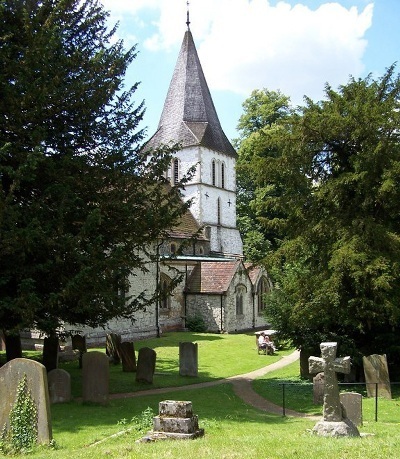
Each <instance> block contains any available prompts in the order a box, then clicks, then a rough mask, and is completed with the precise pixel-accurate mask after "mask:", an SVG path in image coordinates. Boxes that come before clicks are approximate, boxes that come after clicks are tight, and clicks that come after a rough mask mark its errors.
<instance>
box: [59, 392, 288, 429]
mask: <svg viewBox="0 0 400 459" xmlns="http://www.w3.org/2000/svg"><path fill="white" fill-rule="evenodd" d="M162 400H190V401H191V402H192V404H193V412H194V414H196V415H198V417H199V425H200V427H204V426H207V425H209V424H210V423H211V424H212V425H213V426H218V425H219V424H220V423H221V422H227V421H228V422H239V423H241V424H243V423H247V422H249V423H255V422H257V423H260V422H261V423H268V424H284V423H286V422H287V421H288V419H287V418H284V417H282V416H278V415H273V414H269V413H265V412H261V411H259V410H257V409H255V408H252V407H250V406H249V405H247V404H246V403H244V402H243V401H242V400H241V399H240V398H239V397H237V396H236V395H235V394H234V392H233V388H232V385H231V384H221V385H218V386H214V387H208V388H203V389H196V390H182V391H176V392H173V393H170V394H169V393H165V394H158V395H145V396H140V397H134V398H124V399H116V400H111V401H110V403H109V405H108V406H99V405H93V404H90V405H86V404H83V403H81V402H70V403H67V404H60V405H53V406H52V417H53V430H54V435H55V437H56V436H57V433H61V432H68V433H78V432H81V431H88V432H93V433H97V434H96V435H97V436H99V435H100V436H101V435H102V434H103V432H104V434H106V433H105V432H108V431H109V429H110V428H113V427H114V426H115V431H119V430H123V427H121V426H119V425H118V422H119V421H121V420H122V419H125V420H127V421H128V424H129V421H130V420H131V419H132V417H134V416H138V415H140V414H141V413H142V412H143V411H144V410H145V409H146V408H148V407H150V408H151V409H152V410H153V412H154V414H155V415H157V414H158V404H159V402H160V401H162Z"/></svg>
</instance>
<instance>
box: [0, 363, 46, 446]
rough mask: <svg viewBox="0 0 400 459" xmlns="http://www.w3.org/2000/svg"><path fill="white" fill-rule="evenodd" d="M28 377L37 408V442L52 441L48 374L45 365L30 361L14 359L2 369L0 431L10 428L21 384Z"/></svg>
mask: <svg viewBox="0 0 400 459" xmlns="http://www.w3.org/2000/svg"><path fill="white" fill-rule="evenodd" d="M25 375H26V379H27V385H28V390H29V391H30V394H31V397H32V399H33V400H34V403H35V404H36V408H37V434H38V435H37V441H38V443H49V442H50V441H51V440H52V428H51V415H50V402H49V391H48V385H47V372H46V368H45V366H44V365H42V364H41V363H39V362H35V361H34V360H29V359H20V358H17V359H13V360H11V361H10V362H8V363H6V364H5V365H4V366H2V367H1V368H0V431H2V430H3V428H4V426H5V425H7V426H9V415H10V411H11V409H12V407H13V405H14V403H15V399H16V395H17V389H18V385H19V383H20V382H21V381H22V380H23V378H24V377H25Z"/></svg>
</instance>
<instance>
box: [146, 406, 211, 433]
mask: <svg viewBox="0 0 400 459" xmlns="http://www.w3.org/2000/svg"><path fill="white" fill-rule="evenodd" d="M203 435H204V429H199V422H198V417H197V415H194V414H193V409H192V402H190V401H176V400H164V401H162V402H160V403H159V415H158V416H155V417H154V418H153V431H152V432H148V434H147V435H146V436H145V437H144V438H143V439H142V440H140V441H154V440H158V439H165V438H168V439H179V440H184V439H193V438H197V437H201V436H203Z"/></svg>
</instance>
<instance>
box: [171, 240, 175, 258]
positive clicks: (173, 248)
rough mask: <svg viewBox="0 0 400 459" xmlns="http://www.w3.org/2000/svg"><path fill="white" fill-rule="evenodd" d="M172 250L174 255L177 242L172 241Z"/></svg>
mask: <svg viewBox="0 0 400 459" xmlns="http://www.w3.org/2000/svg"><path fill="white" fill-rule="evenodd" d="M170 250H171V254H172V255H174V254H175V253H176V244H175V242H171V245H170Z"/></svg>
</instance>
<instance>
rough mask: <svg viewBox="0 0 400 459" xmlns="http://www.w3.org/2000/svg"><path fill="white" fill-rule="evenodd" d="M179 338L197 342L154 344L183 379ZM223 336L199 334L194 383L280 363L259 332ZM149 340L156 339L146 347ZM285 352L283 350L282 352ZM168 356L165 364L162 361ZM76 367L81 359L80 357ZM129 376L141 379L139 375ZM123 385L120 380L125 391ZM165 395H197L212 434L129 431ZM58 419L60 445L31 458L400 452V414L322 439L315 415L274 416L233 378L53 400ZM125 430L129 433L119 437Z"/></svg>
mask: <svg viewBox="0 0 400 459" xmlns="http://www.w3.org/2000/svg"><path fill="white" fill-rule="evenodd" d="M179 338H180V340H181V341H186V340H189V339H188V338H189V335H187V334H184V335H180V337H173V336H168V337H165V338H161V339H159V340H156V341H155V343H154V348H155V349H156V352H157V357H158V359H159V364H158V365H157V372H160V373H164V372H165V373H166V372H170V373H171V375H170V376H169V377H168V378H167V377H166V376H163V375H161V374H160V375H159V378H160V380H164V379H168V380H170V378H175V376H174V373H175V372H176V368H177V362H176V358H177V357H176V351H175V350H173V348H174V347H175V345H176V341H175V340H176V339H179ZM215 338H216V337H215V335H211V336H210V339H208V337H207V335H199V336H196V341H197V342H198V343H199V369H200V373H201V377H200V378H198V379H197V378H194V379H196V380H195V381H193V382H197V381H198V380H199V379H201V378H209V379H213V378H223V377H226V376H231V375H233V374H235V373H237V374H242V373H246V372H247V371H251V370H253V369H255V368H257V367H260V366H264V365H265V364H268V363H272V362H273V361H274V358H273V357H269V356H258V355H257V352H256V351H255V346H254V335H252V336H251V335H228V337H223V338H222V339H218V340H217V339H215ZM149 343H150V344H151V341H146V342H143V343H140V345H149ZM164 344H165V345H164ZM217 344H219V345H217ZM244 346H246V349H244ZM138 347H139V345H137V346H136V348H137V349H138ZM225 352H226V354H225ZM287 352H290V351H287ZM163 356H165V357H163ZM281 356H282V354H281V353H279V354H278V355H277V356H276V358H280V357H281ZM246 357H247V362H244V361H241V360H246ZM164 359H165V362H164V363H162V362H163V361H164ZM172 361H173V362H174V363H173V364H172V363H171V362H172ZM73 365H77V362H74V363H73ZM113 371H117V368H111V372H113ZM118 371H119V372H120V373H119V375H120V377H121V378H124V377H126V375H124V374H123V373H122V371H121V369H120V368H119V369H118ZM297 374H298V363H296V364H293V365H291V366H289V367H286V368H284V369H282V370H279V371H276V372H273V373H270V374H268V376H267V375H266V376H265V377H263V378H261V379H260V380H258V381H256V383H255V387H257V385H258V384H260V385H261V386H262V387H263V388H265V387H266V386H267V385H268V384H271V385H276V383H277V382H278V381H279V380H282V379H291V378H293V379H292V380H295V379H296V378H297ZM129 377H130V378H131V379H133V376H132V375H129ZM297 379H298V378H297ZM268 380H269V382H268ZM115 384H116V383H114V385H115ZM159 384H161V383H159ZM163 384H166V382H163ZM118 387H119V389H118ZM122 387H123V386H118V385H117V389H118V390H120V389H121V388H122ZM262 390H264V389H262ZM137 392H138V391H137ZM271 394H272V392H271V391H270V390H269V389H268V394H266V395H267V396H268V398H271V397H270V396H271ZM276 394H278V395H277V400H276V401H277V402H278V403H279V399H280V394H279V391H277V392H276ZM165 399H175V400H191V401H192V403H193V409H194V412H195V413H196V414H197V415H198V416H199V424H200V427H203V428H204V429H205V436H204V437H203V438H199V439H196V440H191V441H160V442H155V443H136V440H137V439H139V438H141V437H142V435H143V433H142V432H139V431H138V430H136V429H135V428H133V429H132V430H128V429H129V428H132V427H134V426H135V425H134V424H131V423H130V420H131V419H132V417H134V416H139V415H140V414H141V413H143V412H144V411H145V410H146V409H147V408H148V407H150V408H151V409H152V410H153V411H154V412H155V413H157V412H158V403H159V402H160V401H161V400H165ZM398 402H399V400H398V399H397V400H395V401H394V403H397V404H398ZM291 403H297V404H298V405H293V407H294V406H298V408H304V409H305V410H308V407H307V402H304V401H302V400H300V401H298V400H297V401H296V402H295V401H292V402H291ZM303 405H304V406H303ZM397 406H398V405H397ZM314 409H315V408H314ZM310 411H312V410H310ZM123 419H124V420H126V421H124V424H121V422H119V421H121V420H123ZM52 420H53V436H54V438H55V440H56V443H57V449H55V450H49V449H47V448H46V449H38V450H36V451H34V452H33V453H32V454H31V455H30V456H29V457H31V458H32V459H44V458H48V459H67V458H68V459H71V458H74V459H75V458H96V459H97V458H105V457H107V458H131V459H136V458H141V459H152V458H154V459H155V458H157V459H160V458H163V459H164V458H182V457H196V458H200V459H203V458H204V459H205V458H209V457H214V458H218V459H219V458H224V459H236V458H248V459H256V458H257V459H259V458H268V459H293V458H296V459H320V458H324V459H361V458H362V459H372V458H373V459H388V458H396V457H398V453H397V451H399V447H400V434H399V420H400V412H397V415H396V416H393V417H392V418H391V419H390V420H387V421H385V422H378V423H375V422H368V423H365V424H364V425H363V426H362V428H361V432H362V433H369V434H372V435H370V436H367V437H365V438H356V439H355V438H341V439H332V438H321V437H317V436H313V435H311V434H310V430H311V429H312V427H313V425H314V423H315V421H313V420H310V419H299V418H289V417H283V416H277V415H272V414H269V413H265V412H262V411H260V410H257V409H255V408H253V407H250V406H248V405H246V404H245V403H244V402H243V401H242V400H241V399H239V398H238V397H237V396H236V395H235V394H234V392H233V388H232V386H231V385H230V384H228V383H223V384H220V385H218V386H213V387H206V388H202V389H199V388H195V386H193V387H192V388H191V389H186V388H185V389H181V390H178V391H176V392H171V393H166V394H162V395H144V394H143V393H142V394H140V393H139V392H138V393H136V394H135V396H134V397H132V398H126V399H113V400H111V401H110V404H109V406H107V407H101V406H95V405H84V404H82V403H81V402H79V401H74V402H71V403H68V404H63V405H53V406H52ZM117 433H120V434H121V435H120V436H118V437H113V435H115V434H117ZM98 442H99V443H98Z"/></svg>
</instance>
